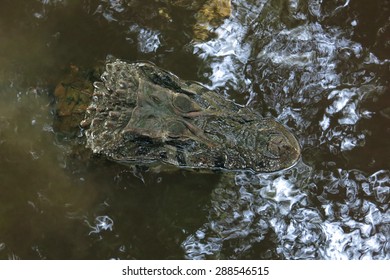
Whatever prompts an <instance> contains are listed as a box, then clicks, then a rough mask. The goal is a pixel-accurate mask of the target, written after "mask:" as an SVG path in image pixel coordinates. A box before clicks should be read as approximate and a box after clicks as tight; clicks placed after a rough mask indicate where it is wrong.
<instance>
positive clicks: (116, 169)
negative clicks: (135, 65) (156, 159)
mask: <svg viewBox="0 0 390 280" xmlns="http://www.w3.org/2000/svg"><path fill="white" fill-rule="evenodd" d="M190 2H191V3H193V4H189V3H190ZM211 2H213V0H208V1H189V2H188V3H186V1H163V0H161V1H146V2H145V1H98V0H95V1H60V0H57V1H55V0H52V1H49V0H45V1H38V0H37V1H27V0H26V1H19V2H18V4H17V5H15V1H4V9H2V10H1V11H0V35H1V37H2V40H1V42H0V53H1V54H2V55H1V56H0V65H1V66H0V99H1V102H0V192H1V196H0V205H1V207H0V257H1V258H22V259H45V258H48V259H56V258H57V259H85V258H90V259H95V258H97V259H107V258H121V259H153V258H155V259H168V258H171V259H181V258H188V259H203V258H214V259H215V258H217V259H218V258H223V259H226V258H227V259H390V242H389V241H390V209H389V202H390V165H389V158H390V148H389V144H388V139H389V137H390V127H389V122H388V118H389V117H388V116H389V114H388V113H387V112H388V111H389V108H390V98H389V97H388V94H389V91H388V77H389V74H390V73H389V61H388V50H389V45H390V44H389V41H388V39H386V38H388V36H387V35H386V34H388V33H389V30H390V28H389V24H388V15H389V8H390V7H388V2H387V1H379V0H378V1H373V2H372V3H371V4H370V6H366V5H363V6H361V4H360V3H358V1H319V0H309V1H298V0H261V1H254V0H247V1H238V0H233V1H231V8H232V10H231V14H230V16H229V17H228V18H226V19H224V17H223V18H221V17H219V18H215V21H213V22H210V24H204V23H202V24H203V26H204V27H205V28H206V29H207V28H209V29H210V30H208V31H207V34H209V35H211V34H216V37H213V36H206V37H204V40H203V41H199V40H198V39H199V38H196V34H195V33H194V30H196V28H194V27H195V26H197V24H199V22H198V21H197V20H199V18H200V16H199V13H200V12H199V11H201V10H202V7H203V8H204V7H208V6H210V7H211V6H213V5H212V4H210V3H211ZM325 2H326V3H325ZM183 3H185V5H187V6H185V5H184V6H183ZM386 3H387V4H386ZM367 7H368V8H367ZM26 50H28V51H26ZM108 54H111V55H114V56H117V57H120V58H123V59H128V60H140V59H141V60H151V61H153V62H155V63H156V64H157V65H159V66H161V67H163V68H166V69H168V70H171V71H173V72H175V73H176V74H178V75H179V76H180V77H182V78H184V79H192V80H199V81H202V82H204V83H206V84H207V85H208V86H209V87H210V88H213V89H216V90H218V91H219V92H220V93H221V94H224V95H225V96H226V98H230V99H234V100H236V101H237V102H239V103H241V104H248V106H250V107H252V108H253V109H254V110H258V111H260V112H261V113H262V114H264V115H269V116H273V117H276V118H277V119H278V120H279V121H280V122H282V123H284V124H286V125H287V126H288V127H289V128H290V129H291V130H292V131H293V132H294V133H295V134H296V135H297V136H298V138H299V141H300V143H301V145H302V151H303V154H302V161H301V162H299V163H298V164H297V165H296V166H294V167H293V168H291V169H289V170H285V171H283V172H278V173H275V174H245V173H238V174H232V176H223V175H221V174H198V173H191V172H188V171H185V170H176V171H173V172H172V173H162V172H161V173H158V172H151V171H149V170H147V169H140V168H132V167H127V166H120V165H117V164H114V163H111V162H107V161H105V160H104V159H102V158H91V159H88V156H86V155H85V154H84V151H83V149H82V143H83V138H82V137H80V136H82V135H80V133H77V132H76V133H75V135H69V134H66V133H62V132H60V131H55V129H54V128H53V119H54V118H55V114H54V113H53V108H54V106H53V102H54V100H53V97H52V94H53V89H54V87H55V85H56V83H57V81H58V80H60V77H61V76H63V75H64V72H65V70H66V69H67V68H68V67H69V63H74V64H76V65H79V66H82V67H92V66H93V65H95V64H96V63H97V62H99V61H101V60H104V58H105V57H106V55H108ZM77 135H78V136H77Z"/></svg>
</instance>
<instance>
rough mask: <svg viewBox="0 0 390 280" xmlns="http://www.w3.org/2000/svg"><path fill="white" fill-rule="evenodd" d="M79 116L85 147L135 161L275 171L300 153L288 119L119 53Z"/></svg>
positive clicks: (138, 162)
mask: <svg viewBox="0 0 390 280" xmlns="http://www.w3.org/2000/svg"><path fill="white" fill-rule="evenodd" d="M101 79H102V82H96V83H95V84H94V86H95V89H94V93H93V97H92V102H91V103H90V105H89V106H88V108H87V110H86V113H85V117H84V119H83V121H82V122H81V125H82V127H84V128H85V136H86V138H87V147H89V148H91V149H92V151H93V152H94V153H96V154H102V155H105V156H106V157H108V158H110V159H112V160H114V161H119V162H122V163H129V164H151V163H167V164H171V165H174V166H179V167H186V168H205V169H226V170H250V171H254V172H273V171H278V170H281V169H285V168H288V167H291V166H292V165H294V163H295V162H296V161H297V160H298V159H299V157H300V148H299V144H298V142H297V140H296V138H295V137H294V136H293V135H292V133H291V132H289V131H288V129H286V128H285V127H284V126H283V125H281V124H280V123H278V122H276V121H275V120H273V119H270V118H263V117H261V116H260V115H259V114H257V113H255V112H253V111H252V110H250V109H249V108H245V107H242V106H239V105H237V104H235V103H233V102H231V101H228V100H225V99H224V98H223V97H221V96H220V95H218V94H217V93H216V92H214V91H210V90H208V89H207V88H205V87H204V86H202V85H200V84H198V83H194V82H188V81H183V80H181V79H179V78H178V77H176V76H175V75H173V74H172V73H169V72H167V71H164V70H162V69H160V68H158V67H157V66H155V65H153V64H151V63H147V62H142V63H131V64H129V63H126V62H124V61H120V60H115V61H113V62H109V63H107V64H106V71H105V72H104V73H103V75H102V77H101Z"/></svg>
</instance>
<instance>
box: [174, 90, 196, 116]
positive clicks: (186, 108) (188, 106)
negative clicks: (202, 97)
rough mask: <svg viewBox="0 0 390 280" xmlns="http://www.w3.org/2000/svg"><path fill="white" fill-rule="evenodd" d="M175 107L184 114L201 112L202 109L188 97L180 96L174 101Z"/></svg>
mask: <svg viewBox="0 0 390 280" xmlns="http://www.w3.org/2000/svg"><path fill="white" fill-rule="evenodd" d="M173 105H174V106H175V107H176V108H177V109H179V110H180V111H182V112H184V113H189V112H194V111H199V110H200V108H198V106H196V104H195V103H194V102H193V101H192V100H191V99H190V98H188V97H187V96H185V95H183V94H180V95H177V96H175V98H174V99H173Z"/></svg>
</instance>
